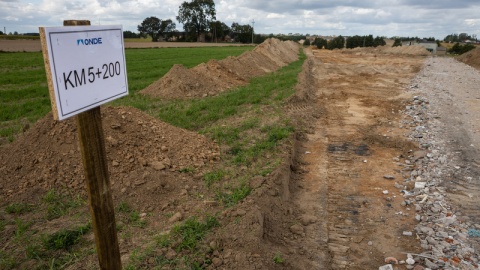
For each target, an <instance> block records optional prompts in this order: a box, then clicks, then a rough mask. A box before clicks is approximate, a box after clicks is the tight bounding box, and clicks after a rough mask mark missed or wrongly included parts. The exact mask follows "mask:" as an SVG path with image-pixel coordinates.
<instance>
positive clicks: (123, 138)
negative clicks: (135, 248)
mask: <svg viewBox="0 0 480 270" xmlns="http://www.w3.org/2000/svg"><path fill="white" fill-rule="evenodd" d="M102 119H103V127H104V134H105V144H106V151H107V159H108V166H109V171H110V178H111V181H112V185H113V188H114V189H118V191H120V192H121V193H124V192H125V191H126V190H127V189H130V188H131V187H136V186H141V185H144V184H146V183H147V182H149V181H155V182H156V184H155V186H156V185H161V186H163V187H164V186H165V185H166V184H168V183H162V180H161V179H162V178H164V179H165V177H162V176H161V175H164V174H167V173H173V172H177V171H179V170H181V169H184V168H195V169H197V170H199V171H201V170H202V168H204V167H205V166H206V165H207V164H209V163H213V162H214V161H215V160H216V159H218V156H219V150H218V147H217V145H216V144H215V143H213V142H211V141H209V140H207V139H206V138H205V137H204V136H202V135H199V134H197V133H194V132H190V131H187V130H184V129H180V128H177V127H174V126H171V125H169V124H166V123H164V122H162V121H160V120H158V119H155V118H153V117H151V116H149V115H146V114H145V113H143V112H141V111H139V110H137V109H133V108H123V107H121V108H111V107H105V108H104V109H103V112H102ZM0 175H2V179H3V180H2V181H1V182H0V187H1V189H0V190H1V192H0V194H1V196H2V197H3V198H5V197H11V196H15V195H16V194H22V193H25V192H27V191H28V190H29V189H35V188H41V189H44V190H49V189H51V188H60V187H63V188H68V189H69V190H73V191H78V192H81V193H84V192H85V181H84V175H83V166H82V164H81V157H80V150H79V146H78V137H77V125H76V123H75V121H74V119H68V120H65V121H61V122H58V121H54V120H53V118H52V115H51V114H48V115H47V116H45V117H44V118H43V119H41V120H39V121H38V122H37V123H36V124H35V125H34V126H33V127H32V128H31V129H29V130H28V131H27V132H26V133H25V134H23V136H21V137H20V138H18V139H17V140H16V141H15V142H13V143H11V144H9V145H7V146H5V147H3V148H2V151H1V152H0ZM146 186H148V185H146Z"/></svg>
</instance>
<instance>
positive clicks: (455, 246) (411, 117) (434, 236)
mask: <svg viewBox="0 0 480 270" xmlns="http://www.w3.org/2000/svg"><path fill="white" fill-rule="evenodd" d="M417 88H418V84H416V83H415V81H414V82H413V84H412V85H411V86H410V89H411V90H413V91H415V90H417ZM403 114H404V118H403V119H402V120H401V123H400V127H401V128H403V127H408V128H410V130H411V132H410V133H409V134H407V136H408V138H409V140H412V141H416V142H418V145H419V146H420V149H412V150H411V151H410V155H409V156H408V157H402V156H400V157H395V158H394V161H395V162H397V165H398V166H399V167H402V168H403V169H402V171H403V172H404V173H405V174H404V176H405V178H404V181H403V183H399V181H397V182H395V184H394V186H395V187H396V188H398V189H400V190H401V192H402V193H403V197H404V199H405V200H404V201H403V202H402V206H405V207H409V206H410V207H411V205H410V204H413V206H414V207H415V210H416V215H415V219H416V221H418V224H417V226H416V227H415V231H414V232H413V234H414V236H416V237H417V239H419V240H420V244H421V247H422V248H423V249H424V252H423V253H422V254H408V259H407V261H406V262H407V264H406V265H405V267H406V268H407V269H479V266H478V265H479V253H478V252H477V251H476V250H475V249H474V248H473V247H472V245H471V243H470V241H469V240H470V238H471V237H472V236H473V237H474V236H475V232H477V230H478V229H479V228H480V225H479V224H474V223H472V222H470V221H469V219H468V217H464V216H462V214H461V213H457V212H456V211H455V209H453V208H452V207H451V206H450V205H449V202H448V200H447V198H446V188H445V187H443V186H442V181H444V176H445V175H447V174H448V173H450V172H451V171H452V170H458V169H459V167H458V166H454V165H452V164H450V162H449V161H451V160H452V156H451V155H452V154H451V153H448V152H447V150H446V149H445V148H444V147H443V145H442V143H441V140H440V139H439V138H437V137H436V132H435V128H434V125H435V123H434V120H435V117H436V112H435V111H434V110H433V108H432V107H431V106H430V102H429V100H428V99H427V98H425V97H422V96H414V97H413V100H411V103H410V104H409V105H408V106H406V107H405V110H404V111H403ZM402 161H403V162H402ZM406 235H407V234H405V233H404V237H408V236H406ZM382 267H384V268H382ZM379 269H389V268H386V266H381V267H380V268H379Z"/></svg>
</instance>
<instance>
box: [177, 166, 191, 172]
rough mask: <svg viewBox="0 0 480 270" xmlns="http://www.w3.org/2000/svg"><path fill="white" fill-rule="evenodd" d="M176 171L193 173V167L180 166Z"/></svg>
mask: <svg viewBox="0 0 480 270" xmlns="http://www.w3.org/2000/svg"><path fill="white" fill-rule="evenodd" d="M178 172H181V173H193V172H195V169H194V168H192V167H186V168H182V169H180V170H178Z"/></svg>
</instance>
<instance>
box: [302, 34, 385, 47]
mask: <svg viewBox="0 0 480 270" xmlns="http://www.w3.org/2000/svg"><path fill="white" fill-rule="evenodd" d="M307 41H308V39H307ZM304 44H305V45H310V43H309V42H306V43H304ZM312 45H315V46H317V48H319V49H327V50H333V49H343V48H348V49H353V48H357V47H377V46H384V45H386V43H385V40H384V39H383V38H382V37H378V36H377V37H376V38H374V37H373V36H372V35H368V36H358V35H357V36H352V37H349V38H345V37H343V36H338V37H335V38H333V39H332V40H330V41H328V40H326V39H324V38H316V39H315V40H314V41H313V43H312Z"/></svg>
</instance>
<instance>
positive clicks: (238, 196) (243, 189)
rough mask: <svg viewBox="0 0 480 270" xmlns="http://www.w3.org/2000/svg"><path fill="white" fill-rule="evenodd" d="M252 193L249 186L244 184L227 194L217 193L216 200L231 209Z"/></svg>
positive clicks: (223, 192) (228, 191)
mask: <svg viewBox="0 0 480 270" xmlns="http://www.w3.org/2000/svg"><path fill="white" fill-rule="evenodd" d="M251 191H252V189H251V188H250V186H249V185H248V184H246V183H242V184H241V185H240V186H238V187H235V188H233V189H231V190H227V191H226V192H225V191H219V192H217V194H216V199H217V200H218V201H221V202H222V203H223V205H225V206H226V207H230V206H233V205H235V204H237V203H238V202H239V201H241V200H242V199H244V198H245V197H247V196H248V195H249V194H250V192H251Z"/></svg>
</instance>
